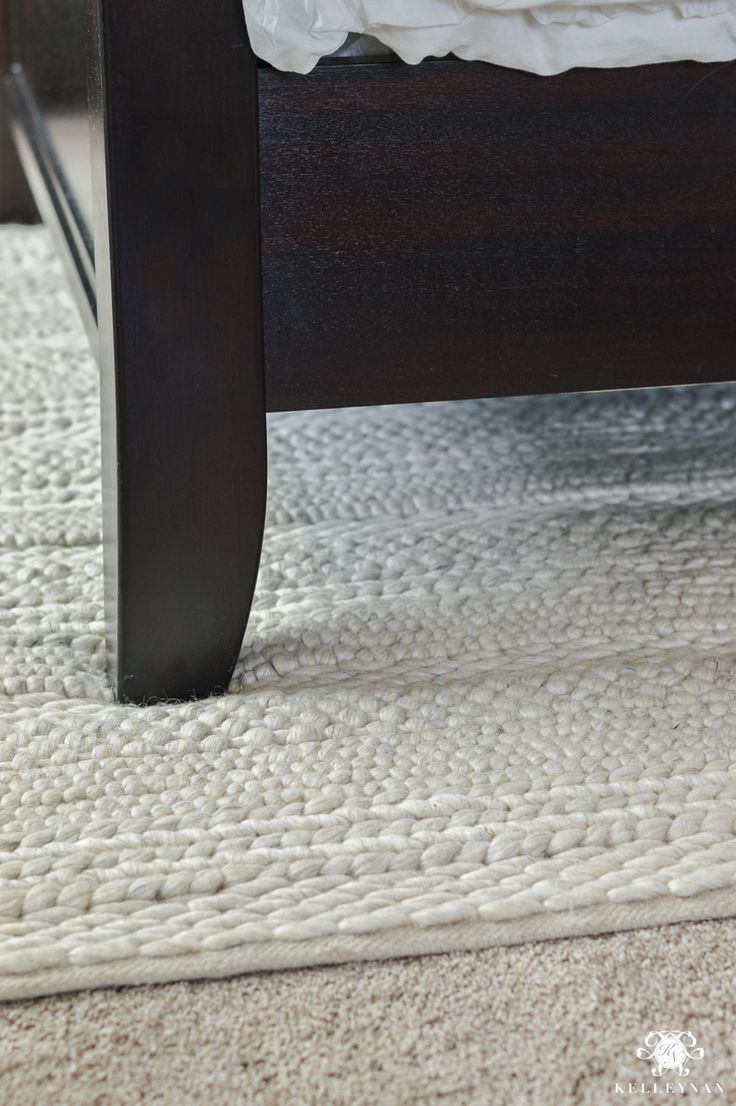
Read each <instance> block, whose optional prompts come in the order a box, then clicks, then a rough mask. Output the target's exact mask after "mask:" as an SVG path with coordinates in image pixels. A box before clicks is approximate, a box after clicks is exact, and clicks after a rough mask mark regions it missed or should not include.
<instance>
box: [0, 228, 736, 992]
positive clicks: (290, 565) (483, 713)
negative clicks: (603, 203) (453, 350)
mask: <svg viewBox="0 0 736 1106" xmlns="http://www.w3.org/2000/svg"><path fill="white" fill-rule="evenodd" d="M0 319H1V320H2V323H1V326H2V331H1V333H0V342H1V345H0V636H1V639H2V656H1V657H0V772H1V773H2V793H1V794H2V798H1V805H0V812H1V816H2V822H1V824H0V997H3V998H16V997H22V996H28V995H34V994H44V993H46V994H47V993H51V992H54V991H61V990H70V989H75V988H86V987H99V986H106V985H112V984H125V983H146V982H154V981H163V980H176V979H185V978H189V979H193V978H199V977H206V976H226V975H233V974H235V973H238V972H243V971H248V970H258V969H264V968H282V967H295V966H300V965H308V964H317V963H330V962H332V963H336V962H339V961H348V960H356V959H371V958H384V957H392V956H405V955H409V954H415V953H422V952H438V951H448V950H458V949H471V948H481V947H487V946H489V945H493V944H499V943H500V944H508V943H514V942H520V941H527V940H536V939H539V938H547V937H558V936H565V935H570V934H579V933H594V932H603V931H613V930H616V929H625V928H632V927H638V926H645V925H654V924H658V923H661V922H671V921H674V920H678V919H679V920H683V919H698V918H699V919H702V918H715V917H724V916H727V915H732V914H736V884H735V882H734V877H735V874H736V740H734V717H735V716H736V687H735V686H734V657H735V656H736V509H735V503H736V453H735V452H734V449H733V426H734V417H735V414H734V408H735V407H736V390H735V389H734V388H733V387H723V386H721V387H704V388H694V389H676V390H669V391H644V392H629V393H617V394H609V395H584V396H581V395H577V396H567V397H542V398H535V399H516V400H503V401H485V402H473V403H455V404H438V405H425V406H419V405H417V406H411V407H403V408H396V409H392V410H388V409H371V410H365V411H355V410H352V411H338V412H313V413H307V414H302V413H297V414H287V415H280V416H278V417H273V418H272V419H271V421H270V425H269V447H270V463H271V473H270V492H269V495H270V498H269V517H268V525H267V532H266V539H265V548H264V558H263V565H262V571H261V576H260V581H259V586H258V590H257V597H256V604H255V608H254V611H253V616H252V620H251V625H250V627H249V631H248V636H247V639H246V643H245V645H244V648H243V651H242V654H241V658H240V661H239V664H238V667H237V670H236V673H235V676H234V679H233V683H232V685H231V687H230V689H229V693H228V694H227V695H225V696H223V697H220V698H217V699H212V700H209V701H206V702H202V703H185V704H178V705H177V704H174V705H163V706H156V707H149V708H145V709H140V708H134V707H123V706H119V705H116V704H115V703H114V702H113V701H112V698H111V694H110V690H109V687H108V684H107V680H106V677H105V669H104V646H103V621H102V568H101V553H100V503H99V420H98V396H97V377H96V369H95V367H94V365H93V363H92V360H91V357H90V355H89V352H88V349H87V346H86V342H85V339H84V336H83V333H82V331H81V327H80V325H79V322H78V319H77V317H76V315H75V313H74V309H73V307H72V305H71V301H70V299H69V296H68V293H67V291H66V288H65V285H64V281H63V278H62V275H61V271H60V269H59V267H58V265H57V263H56V261H55V260H54V259H53V257H52V253H51V249H50V245H49V241H48V238H47V236H46V234H45V233H44V232H43V231H38V230H27V229H26V230H23V229H10V230H8V229H5V230H3V231H1V232H0Z"/></svg>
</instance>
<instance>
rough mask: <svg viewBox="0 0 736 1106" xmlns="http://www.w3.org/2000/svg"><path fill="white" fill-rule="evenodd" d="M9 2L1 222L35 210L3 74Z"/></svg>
mask: <svg viewBox="0 0 736 1106" xmlns="http://www.w3.org/2000/svg"><path fill="white" fill-rule="evenodd" d="M10 61H11V58H10V6H9V3H8V0H0V223H11V222H12V223H36V222H38V213H37V211H36V205H35V203H34V202H33V197H32V196H31V190H30V188H29V187H28V184H27V182H26V178H25V174H24V172H23V170H22V169H21V165H20V160H19V159H18V154H17V153H16V150H15V144H14V142H13V137H12V132H11V128H10V109H9V105H8V90H7V87H6V84H5V78H6V76H7V74H8V72H9V70H10Z"/></svg>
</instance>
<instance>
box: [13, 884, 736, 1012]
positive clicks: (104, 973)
mask: <svg viewBox="0 0 736 1106" xmlns="http://www.w3.org/2000/svg"><path fill="white" fill-rule="evenodd" d="M729 917H736V888H727V889H725V890H724V889H721V890H717V891H706V892H702V893H701V894H699V895H694V896H692V897H690V898H677V897H675V896H673V895H662V896H659V897H658V898H657V899H653V900H650V901H648V902H638V903H635V904H630V903H627V904H615V905H612V904H611V903H601V904H599V905H596V906H590V907H585V908H582V909H576V910H574V911H561V912H559V913H554V914H552V913H549V912H545V913H543V914H534V915H529V916H527V917H526V918H515V919H513V920H510V921H503V922H461V923H457V924H453V925H443V926H440V925H436V926H428V927H427V928H426V929H419V928H408V927H405V928H402V929H398V930H393V931H391V932H388V933H385V934H383V935H381V936H378V935H377V934H375V933H368V934H360V935H355V934H345V935H344V936H343V935H339V936H336V937H335V936H331V937H324V938H313V939H311V940H306V941H264V942H263V943H261V944H257V945H249V946H245V947H241V948H234V949H229V950H227V951H223V952H202V953H190V954H185V955H182V956H172V957H165V958H163V957H161V958H158V959H151V960H143V959H141V958H140V957H131V958H127V959H125V960H117V961H114V962H108V963H103V964H93V965H84V966H80V967H69V968H55V969H50V970H43V969H41V970H39V971H37V972H32V973H28V974H27V975H24V976H17V977H15V976H11V975H5V976H2V977H0V1002H11V1001H18V1000H21V999H31V998H39V997H41V996H46V995H54V994H68V993H70V992H73V991H81V990H97V989H99V988H102V987H128V986H145V985H147V984H158V983H174V982H180V981H192V980H202V979H213V980H214V979H225V978H227V977H230V976H236V975H243V974H249V973H251V972H259V971H282V970H288V969H292V968H306V967H319V966H326V965H330V964H344V963H349V962H360V961H363V962H365V961H370V960H388V959H395V958H398V957H409V956H424V955H433V954H440V953H450V952H470V951H473V950H481V949H486V948H492V947H494V946H502V945H506V946H508V945H520V944H524V943H527V942H536V941H550V940H562V939H565V938H572V937H593V936H601V935H603V934H606V933H615V932H619V931H621V930H627V929H647V928H651V927H654V926H664V925H673V924H676V923H677V922H697V921H715V920H718V919H725V918H729Z"/></svg>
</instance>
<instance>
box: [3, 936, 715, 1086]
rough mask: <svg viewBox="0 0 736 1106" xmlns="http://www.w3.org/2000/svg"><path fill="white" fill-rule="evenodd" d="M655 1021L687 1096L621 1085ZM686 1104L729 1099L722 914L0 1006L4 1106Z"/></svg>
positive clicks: (640, 1067)
mask: <svg viewBox="0 0 736 1106" xmlns="http://www.w3.org/2000/svg"><path fill="white" fill-rule="evenodd" d="M656 1029H677V1030H683V1029H684V1030H687V1031H689V1032H690V1033H692V1034H693V1036H694V1037H695V1038H696V1041H697V1046H696V1047H700V1048H702V1049H703V1051H704V1056H703V1057H702V1059H698V1060H694V1061H692V1062H690V1063H689V1065H688V1070H689V1074H688V1076H687V1077H685V1078H684V1079H683V1080H682V1082H683V1083H684V1084H685V1085H686V1091H687V1093H686V1094H685V1096H683V1094H682V1092H681V1091H680V1090H678V1089H675V1090H674V1091H673V1092H671V1093H662V1094H660V1095H659V1096H652V1093H651V1091H648V1092H646V1097H645V1098H644V1097H643V1096H642V1094H641V1092H638V1093H634V1094H631V1093H629V1085H630V1084H634V1085H635V1086H636V1087H641V1086H642V1084H643V1085H644V1086H646V1087H649V1088H651V1086H652V1084H653V1083H655V1080H654V1078H653V1076H652V1074H651V1066H652V1065H651V1063H649V1062H646V1061H645V1060H642V1059H640V1058H639V1057H638V1056H637V1052H638V1049H639V1048H641V1047H642V1046H643V1042H644V1040H645V1038H646V1037H647V1036H648V1035H649V1033H650V1032H652V1031H653V1030H656ZM667 1081H671V1082H673V1083H677V1082H678V1080H677V1077H676V1076H674V1075H673V1074H672V1073H671V1072H668V1073H667V1075H666V1076H665V1078H664V1079H663V1080H660V1081H659V1083H660V1084H664V1083H666V1082H667ZM690 1082H693V1083H695V1085H696V1086H697V1087H698V1092H697V1095H696V1094H695V1093H694V1092H693V1091H692V1089H691V1088H689V1087H687V1084H688V1083H690ZM706 1083H707V1084H708V1086H709V1087H710V1088H711V1093H710V1094H709V1093H708V1092H707V1090H706V1087H705V1084H706ZM716 1084H719V1085H720V1086H721V1088H722V1092H719V1091H718V1090H717V1089H716V1086H715V1085H716ZM617 1085H618V1087H619V1088H621V1091H619V1090H617ZM622 1092H623V1093H622ZM683 1097H685V1098H686V1100H687V1101H688V1102H692V1101H694V1100H695V1101H708V1102H721V1103H723V1104H724V1106H726V1104H732V1103H734V1102H736V921H734V920H728V921H716V922H696V923H690V924H682V925H671V926H662V927H660V928H654V929H643V930H638V931H635V932H632V933H617V934H612V935H610V936H601V937H581V938H574V939H565V940H560V941H544V942H539V943H535V944H527V945H523V946H516V947H500V948H499V947H497V948H492V949H488V950H485V951H482V952H473V953H450V954H446V955H441V956H425V957H418V958H414V959H406V960H391V961H383V962H381V963H370V964H345V965H335V966H330V967H325V968H302V969H296V970H294V971H289V972H270V973H254V974H251V975H246V976H240V977H238V978H236V979H230V980H220V981H213V980H210V981H206V982H200V983H172V984H163V985H160V986H155V987H151V986H144V987H129V988H125V989H123V990H120V991H116V990H111V989H105V990H99V991H92V992H83V993H81V994H75V995H54V996H50V997H46V998H40V999H33V1000H25V1001H21V1002H16V1003H8V1004H5V1005H4V1006H0V1101H2V1103H3V1106H29V1104H32V1106H131V1104H132V1103H145V1104H146V1106H152V1104H154V1103H155V1104H156V1106H200V1104H201V1106H211V1104H213V1103H216V1104H217V1106H250V1104H253V1106H489V1104H490V1103H499V1104H503V1106H615V1104H616V1103H625V1102H635V1101H642V1099H643V1100H645V1101H663V1102H672V1101H680V1100H682V1098H683Z"/></svg>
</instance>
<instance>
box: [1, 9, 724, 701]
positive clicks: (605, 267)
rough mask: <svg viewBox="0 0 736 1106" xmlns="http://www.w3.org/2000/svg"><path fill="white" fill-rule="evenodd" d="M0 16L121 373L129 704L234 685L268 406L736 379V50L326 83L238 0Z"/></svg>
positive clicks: (123, 678) (331, 78)
mask: <svg viewBox="0 0 736 1106" xmlns="http://www.w3.org/2000/svg"><path fill="white" fill-rule="evenodd" d="M0 4H4V5H7V4H8V0H0ZM85 9H86V10H85ZM0 11H2V12H4V13H5V14H6V15H7V13H8V11H10V14H11V16H12V19H11V23H12V26H13V56H12V59H10V60H12V65H10V66H9V67H8V60H9V59H8V51H7V49H6V48H5V47H3V49H5V54H4V61H5V67H6V69H7V73H6V82H5V89H6V92H7V96H8V98H9V102H10V103H11V106H12V109H13V120H14V122H13V128H14V135H15V142H16V146H17V148H18V150H19V152H20V155H21V158H22V161H23V164H24V167H25V170H26V175H27V178H28V181H29V182H30V184H31V186H32V189H33V193H34V196H35V197H36V201H37V203H38V206H39V209H40V210H41V213H42V214H43V216H44V218H45V219H46V220H47V221H48V222H49V224H50V225H51V227H52V229H53V230H54V232H55V233H56V235H57V241H58V243H59V247H60V249H61V252H62V255H63V257H64V258H65V261H66V263H67V267H68V271H69V273H70V276H71V279H72V284H73V287H74V290H75V292H76V296H77V300H78V302H79V305H80V309H81V311H82V315H83V318H84V320H85V322H86V324H87V328H88V330H89V333H90V337H91V340H92V344H93V347H94V348H95V351H96V353H97V356H98V359H99V362H100V368H101V373H102V396H103V404H102V420H103V455H104V456H103V459H104V500H105V546H106V578H107V579H106V589H107V621H108V636H109V654H110V658H111V671H112V675H113V680H114V682H115V687H116V691H117V693H118V695H119V696H120V697H121V698H123V699H127V700H130V701H134V702H149V701H152V700H155V699H160V698H182V697H189V696H201V695H206V694H209V693H211V692H212V691H215V690H218V689H221V688H222V687H224V686H225V685H226V684H227V681H228V679H229V676H230V674H231V671H232V668H233V665H234V663H235V660H236V657H237V653H238V649H239V646H240V642H241V639H242V635H243V631H244V629H245V624H246V621H247V617H248V610H249V605H250V602H251V597H252V593H253V588H254V584H255V578H256V573H257V569H258V558H259V553H260V544H261V535H262V527H263V518H264V510H265V492H266V438H265V412H266V409H270V410H284V409H289V408H312V407H334V406H343V405H353V404H379V403H396V402H404V401H416V400H440V399H451V398H465V397H473V396H492V395H507V394H514V393H532V392H544V391H569V390H582V389H598V388H624V387H627V388H628V387H640V386H647V385H654V384H674V383H696V382H700V381H712V380H723V379H731V378H733V376H734V356H733V347H734V337H735V336H736V310H735V309H736V192H735V191H734V188H733V181H734V179H735V178H736V129H735V128H734V126H733V120H734V114H735V111H736V66H735V65H728V66H717V65H696V64H690V63H678V64H668V65H659V66H649V67H639V68H635V69H621V70H576V71H573V72H571V73H567V74H563V75H562V76H559V77H554V78H540V77H533V76H530V75H528V74H524V73H519V72H515V71H510V70H501V69H498V68H495V67H492V66H487V65H482V64H471V63H468V62H461V61H453V60H445V61H430V62H427V63H425V64H424V65H421V66H418V67H409V66H405V65H401V64H396V63H386V62H385V61H382V62H379V63H377V62H373V61H370V62H369V61H366V62H361V63H357V62H344V63H340V64H337V63H336V64H330V65H324V66H320V67H319V68H318V69H317V71H316V72H315V73H313V74H310V75H309V76H306V77H298V76H293V75H287V74H280V73H276V72H274V71H272V70H270V69H269V68H268V67H265V66H259V65H257V64H256V61H255V59H254V57H253V55H252V52H251V50H250V47H249V44H248V41H247V36H246V33H245V28H244V23H243V15H242V9H241V3H240V0H216V2H214V3H203V2H202V0H156V2H155V3H154V2H151V0H125V2H124V3H123V2H121V0H53V2H51V0H10V8H8V7H7V6H5V7H2V8H0ZM61 42H63V43H64V44H65V48H64V49H59V48H58V47H59V43H61ZM85 43H86V46H85V45H84V44H85ZM87 86H89V87H87ZM88 93H89V96H88ZM90 125H91V141H90ZM6 139H7V135H6V136H5V138H4V136H3V132H2V116H0V144H1V143H2V142H3V141H5V140H6ZM3 164H4V165H5V162H4V163H3ZM8 166H9V169H8ZM5 168H6V175H5V178H4V183H2V184H1V185H0V188H1V189H2V193H1V195H0V200H1V201H2V204H3V206H4V208H5V209H6V210H7V208H8V204H9V206H10V207H11V208H12V206H13V202H12V197H13V195H14V194H15V195H17V196H18V197H19V198H20V199H19V203H20V207H21V208H22V207H23V204H24V203H27V195H25V194H24V192H23V189H22V188H21V187H20V183H19V181H18V179H17V174H15V175H14V170H13V165H12V162H8V163H7V165H6V166H5ZM24 197H25V198H24ZM9 201H10V203H9ZM26 210H27V209H26ZM264 357H265V380H264Z"/></svg>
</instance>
